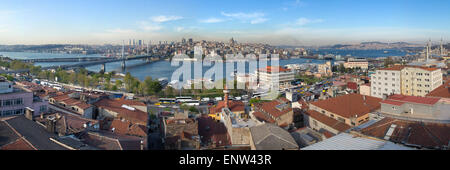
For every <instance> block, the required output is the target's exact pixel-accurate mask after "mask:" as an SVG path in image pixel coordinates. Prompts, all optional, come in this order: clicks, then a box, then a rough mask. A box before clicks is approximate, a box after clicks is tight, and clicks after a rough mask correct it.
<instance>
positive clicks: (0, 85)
mask: <svg viewBox="0 0 450 170" xmlns="http://www.w3.org/2000/svg"><path fill="white" fill-rule="evenodd" d="M13 90H14V89H13V85H12V83H11V82H10V81H8V80H6V78H5V77H0V93H2V94H3V93H12V92H13Z"/></svg>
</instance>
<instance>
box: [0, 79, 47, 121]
mask: <svg viewBox="0 0 450 170" xmlns="http://www.w3.org/2000/svg"><path fill="white" fill-rule="evenodd" d="M0 81H1V84H2V87H4V88H3V89H2V90H1V92H3V93H0V117H6V116H13V115H23V114H25V109H26V108H27V107H28V108H30V109H32V110H33V111H34V112H33V116H36V115H39V114H41V113H42V112H46V111H47V108H48V102H47V101H45V100H42V99H40V98H39V97H34V96H33V93H32V92H28V91H25V90H24V89H20V88H15V87H13V85H12V83H11V82H9V81H7V80H4V79H2V80H0ZM8 84H9V85H8Z"/></svg>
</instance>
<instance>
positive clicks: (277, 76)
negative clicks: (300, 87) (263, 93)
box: [257, 66, 295, 87]
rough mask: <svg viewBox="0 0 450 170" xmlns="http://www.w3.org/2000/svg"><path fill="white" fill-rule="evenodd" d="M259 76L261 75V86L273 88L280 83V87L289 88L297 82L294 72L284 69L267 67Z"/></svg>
mask: <svg viewBox="0 0 450 170" xmlns="http://www.w3.org/2000/svg"><path fill="white" fill-rule="evenodd" d="M257 75H259V84H260V85H263V86H273V85H276V84H277V83H279V85H280V87H287V86H290V84H291V82H292V81H294V80H295V73H294V71H292V70H291V69H285V68H283V67H278V68H276V67H272V66H267V67H266V68H261V69H259V70H258V71H257Z"/></svg>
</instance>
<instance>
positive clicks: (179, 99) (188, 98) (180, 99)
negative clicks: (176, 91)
mask: <svg viewBox="0 0 450 170" xmlns="http://www.w3.org/2000/svg"><path fill="white" fill-rule="evenodd" d="M176 100H177V102H180V103H184V102H185V101H190V100H192V97H177V98H176Z"/></svg>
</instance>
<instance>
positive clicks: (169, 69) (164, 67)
mask: <svg viewBox="0 0 450 170" xmlns="http://www.w3.org/2000/svg"><path fill="white" fill-rule="evenodd" d="M384 51H388V53H385V52H384ZM314 53H317V54H323V55H326V54H335V55H342V56H343V57H345V56H346V55H351V56H354V57H363V58H375V57H387V56H404V55H406V52H403V51H400V50H319V51H314ZM0 55H3V56H7V57H10V58H14V59H34V58H75V57H102V56H101V55H99V54H94V55H81V54H54V53H28V52H0ZM324 62H325V61H324V60H314V59H312V60H311V59H302V58H295V59H294V58H293V59H289V60H280V65H282V66H284V65H287V64H306V63H316V64H321V63H324ZM76 63H79V62H70V63H69V62H49V63H35V64H36V65H39V66H43V67H45V66H55V65H66V64H76ZM126 65H127V68H126V69H125V70H122V68H121V63H120V62H115V63H107V64H106V71H107V72H110V71H115V72H120V73H127V72H130V73H131V75H133V76H134V77H137V78H138V79H140V80H144V79H145V78H146V77H147V76H151V77H152V78H168V79H169V80H170V79H171V77H172V74H173V72H174V71H175V70H176V69H177V68H178V67H174V66H171V62H170V61H165V60H162V61H156V62H151V63H146V62H145V61H143V60H132V61H127V62H126ZM86 69H87V70H89V71H94V72H98V71H100V69H101V66H100V65H96V66H90V67H86ZM208 69H210V67H207V66H204V67H203V72H206V71H207V70H208ZM246 71H247V72H254V70H249V67H248V64H247V65H246ZM227 77H228V75H227Z"/></svg>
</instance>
